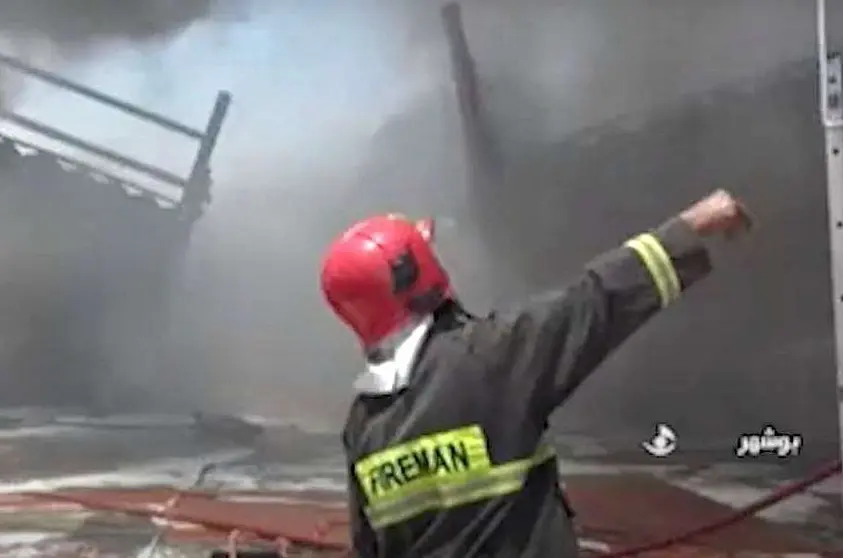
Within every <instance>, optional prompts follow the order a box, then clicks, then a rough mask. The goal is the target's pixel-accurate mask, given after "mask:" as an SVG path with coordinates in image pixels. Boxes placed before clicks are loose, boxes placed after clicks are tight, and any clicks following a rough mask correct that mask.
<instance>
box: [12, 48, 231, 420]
mask: <svg viewBox="0 0 843 558" xmlns="http://www.w3.org/2000/svg"><path fill="white" fill-rule="evenodd" d="M0 63H2V65H3V67H4V68H5V69H9V68H11V69H14V70H15V71H18V72H23V73H25V74H28V75H29V76H31V77H35V78H38V79H41V80H43V81H46V82H48V83H50V84H52V85H55V86H57V87H61V88H63V89H65V90H67V91H68V92H71V93H74V94H79V95H83V96H85V97H87V98H89V99H93V100H95V101H98V102H100V103H103V104H104V105H106V106H108V107H110V108H113V109H117V110H121V111H123V112H125V113H128V114H130V115H132V116H136V117H138V118H141V119H143V120H146V121H148V122H152V123H154V124H157V125H159V126H163V127H164V128H167V129H168V130H170V131H172V132H174V133H179V134H182V135H187V136H188V137H191V138H193V139H195V140H196V141H197V142H198V144H199V147H198V151H197V156H196V159H195V161H194V164H193V168H192V171H191V173H190V175H189V176H187V177H184V178H182V177H178V176H174V175H172V174H170V173H168V172H165V171H163V170H161V169H158V168H156V167H154V166H151V165H146V164H144V163H141V162H139V161H135V160H133V159H131V158H129V157H125V156H123V155H120V154H119V153H115V152H113V151H111V150H109V149H108V148H106V147H103V146H97V145H93V144H90V143H87V142H85V141H83V140H81V139H79V138H76V137H74V136H71V135H68V134H65V133H63V132H61V131H59V130H55V129H53V128H51V127H50V126H48V125H46V124H44V123H41V122H36V121H34V120H32V119H29V118H25V117H23V116H21V115H19V114H16V113H14V112H11V111H8V110H5V111H3V112H2V114H0V117H2V119H3V120H4V121H5V122H6V123H11V124H12V125H14V127H15V128H16V129H18V130H21V129H22V130H25V131H26V132H30V133H32V134H34V135H35V137H36V138H38V137H43V138H46V139H47V140H51V141H52V142H54V143H55V142H59V144H60V145H61V146H62V147H61V148H60V149H57V150H50V149H46V148H44V146H43V145H42V144H41V143H39V141H38V139H35V140H29V139H27V141H23V140H22V139H21V138H20V137H19V136H18V135H16V134H15V133H14V132H7V131H4V132H3V133H2V135H0V153H1V154H2V161H0V200H2V203H0V208H2V209H0V212H1V213H2V219H0V221H2V225H0V228H2V231H3V232H2V233H0V236H2V240H0V261H2V262H3V265H2V272H0V285H2V288H0V338H2V339H3V341H4V343H3V344H4V346H3V348H2V352H0V355H2V359H3V362H4V367H3V368H4V372H3V374H2V375H0V393H2V395H0V400H2V404H4V405H64V406H67V405H72V406H88V407H90V406H93V407H114V406H121V405H122V406H125V405H126V404H132V403H133V402H136V401H140V400H142V399H143V398H144V395H145V394H143V393H138V391H137V390H136V389H135V386H133V385H132V384H131V382H125V379H126V378H131V377H132V375H133V374H134V373H137V374H141V375H143V376H145V377H147V378H148V377H150V376H151V375H154V374H156V373H158V372H160V371H161V369H162V367H164V366H166V364H165V363H166V356H167V354H168V343H167V319H168V306H169V304H168V303H169V300H170V296H171V286H172V282H173V281H174V280H175V279H177V273H178V270H179V268H180V261H181V260H182V258H183V256H184V252H185V250H186V248H187V245H188V241H189V238H190V232H191V228H192V226H193V224H194V223H195V222H196V220H197V219H199V218H200V217H201V215H202V213H203V211H204V209H205V207H206V206H207V204H208V203H209V202H210V188H211V174H210V166H209V164H210V159H211V154H212V152H213V149H214V146H215V143H216V139H217V136H218V134H219V132H220V128H221V126H222V123H223V120H224V118H225V115H226V111H227V108H228V104H229V102H230V96H229V94H228V93H225V92H221V93H220V94H219V95H218V97H217V103H216V105H215V107H214V111H213V114H212V115H211V118H210V120H209V122H208V124H207V126H206V129H205V130H204V131H199V130H193V129H191V128H189V127H187V126H185V125H183V124H181V123H178V122H175V121H172V120H170V119H168V118H166V117H163V116H160V115H156V114H153V113H150V112H148V111H145V110H143V109H141V108H139V107H135V106H132V105H129V104H127V103H124V102H122V101H119V100H117V99H114V98H111V97H108V96H106V95H104V94H102V93H99V92H97V91H93V90H90V89H88V88H86V87H84V86H82V85H79V84H76V83H73V82H70V81H68V80H65V79H63V78H61V77H59V76H56V75H54V74H50V73H47V72H44V71H41V70H39V69H37V68H33V67H30V66H28V65H26V64H24V63H22V62H20V61H18V60H15V59H13V58H9V57H6V56H0ZM70 153H73V156H71V155H70ZM76 153H79V154H80V155H79V156H76ZM92 160H95V161H101V162H102V164H97V163H91V162H90V161H92ZM104 169H108V171H106V170H104ZM129 173H131V174H129ZM169 192H175V193H174V194H172V195H171V194H170V193H169ZM118 369H119V373H118ZM116 378H119V379H120V380H116Z"/></svg>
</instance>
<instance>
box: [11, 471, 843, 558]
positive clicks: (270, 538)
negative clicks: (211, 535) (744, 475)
mask: <svg viewBox="0 0 843 558" xmlns="http://www.w3.org/2000/svg"><path fill="white" fill-rule="evenodd" d="M841 471H843V464H841V461H840V460H836V461H833V462H831V463H827V464H825V465H823V466H822V467H821V468H819V469H817V470H816V471H814V472H813V473H812V474H810V475H808V476H806V477H805V478H803V479H801V480H798V481H794V482H791V483H787V484H785V485H783V486H781V487H779V488H778V489H777V490H776V491H775V492H773V493H771V494H769V495H768V496H765V497H763V498H760V499H758V500H756V501H755V502H753V503H751V504H749V505H747V506H744V507H742V508H738V509H736V510H734V511H733V512H731V513H729V514H727V515H725V516H724V517H722V518H720V519H717V520H715V521H711V522H709V523H706V524H704V525H700V526H698V527H696V528H694V529H690V530H687V531H685V532H682V533H677V534H674V535H672V536H669V537H665V538H663V539H661V540H657V541H653V542H649V543H645V544H641V545H637V546H634V547H631V548H626V549H621V550H617V551H611V552H609V553H605V554H604V557H605V558H628V557H631V556H639V555H641V554H643V553H645V552H654V551H658V550H664V549H666V548H669V547H673V546H678V545H681V544H684V543H687V542H690V541H692V540H694V539H698V538H700V537H703V536H706V535H710V534H712V533H714V532H717V531H721V530H724V529H727V528H729V527H731V526H733V525H735V524H738V523H740V522H741V521H743V520H745V519H747V518H749V517H751V516H753V515H755V514H757V513H758V512H760V511H763V510H765V509H767V508H770V507H772V506H774V505H775V504H778V503H779V502H782V501H783V500H786V499H788V498H790V497H792V496H795V495H797V494H800V493H803V492H805V491H806V490H807V489H809V488H810V487H811V486H813V485H815V484H818V483H820V482H822V481H824V480H826V479H828V478H831V477H833V476H835V475H837V474H839V473H841ZM175 492H176V495H177V496H178V497H179V498H183V497H190V496H193V497H196V496H197V495H198V494H197V493H196V492H193V491H190V490H182V491H175ZM19 495H20V496H24V497H29V498H33V499H40V500H46V501H51V502H62V503H71V504H75V505H79V506H83V507H85V508H87V509H92V510H98V511H109V512H115V513H122V514H125V515H129V516H135V517H143V518H164V519H166V520H168V521H177V522H183V523H189V524H194V525H199V526H201V527H203V528H205V529H208V530H210V531H216V532H219V533H220V534H228V540H229V548H233V545H234V544H235V543H236V540H237V538H238V537H239V535H241V534H247V533H249V534H252V535H254V536H255V537H257V538H258V539H262V540H265V541H267V542H271V543H273V544H275V545H277V546H278V548H279V549H280V554H279V555H280V556H285V555H286V550H285V549H286V548H288V547H289V546H290V545H299V546H302V547H306V548H311V549H314V550H324V551H332V552H342V551H345V550H347V548H346V547H345V546H344V545H341V544H338V543H335V542H328V541H326V540H324V535H325V532H326V531H327V530H328V528H329V527H331V526H332V525H325V524H322V525H314V527H313V530H312V532H311V533H302V532H288V531H286V530H284V529H283V528H278V529H267V528H263V527H254V526H248V525H242V524H238V522H237V521H236V520H234V519H231V520H228V519H227V520H219V519H211V518H208V517H203V514H201V513H199V514H194V513H185V512H182V511H179V510H178V509H168V510H166V511H164V512H161V511H157V510H151V509H149V507H148V506H139V505H129V504H120V503H115V502H106V501H102V500H99V499H97V498H96V497H95V496H91V495H85V496H82V495H70V494H54V493H44V492H28V493H20V494H19ZM201 496H202V497H203V498H212V496H208V495H206V494H201Z"/></svg>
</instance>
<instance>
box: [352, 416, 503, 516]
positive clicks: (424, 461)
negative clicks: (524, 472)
mask: <svg viewBox="0 0 843 558" xmlns="http://www.w3.org/2000/svg"><path fill="white" fill-rule="evenodd" d="M490 465H491V463H490V461H489V453H488V451H487V449H486V436H485V435H484V434H483V430H482V429H481V428H480V427H479V426H476V425H475V426H468V427H465V428H458V429H456V430H449V431H447V432H439V433H436V434H430V435H427V436H422V437H421V438H416V439H415V440H411V441H409V442H405V443H403V444H400V445H398V446H393V447H391V448H388V449H385V450H383V451H380V452H377V453H375V454H372V455H370V456H368V457H366V458H365V459H363V460H362V461H358V462H357V463H356V465H355V467H354V469H355V473H356V474H357V478H358V480H359V481H360V485H361V486H362V488H363V490H364V492H365V493H366V497H367V498H368V500H369V501H370V502H372V501H375V500H379V499H383V498H389V497H391V496H393V495H395V496H397V495H398V493H401V494H406V493H407V492H408V491H409V492H413V491H414V490H413V489H414V488H419V489H421V488H423V487H424V486H430V485H431V484H435V483H436V482H437V480H440V481H441V480H445V478H446V477H448V478H450V479H451V480H453V479H455V478H458V477H465V476H466V475H469V474H471V473H472V471H473V472H480V471H482V470H484V469H488V468H489V467H490Z"/></svg>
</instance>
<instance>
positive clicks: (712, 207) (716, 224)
mask: <svg viewBox="0 0 843 558" xmlns="http://www.w3.org/2000/svg"><path fill="white" fill-rule="evenodd" d="M679 217H680V219H682V220H683V221H685V222H686V223H688V224H689V225H690V226H691V228H692V229H694V231H696V232H697V234H699V235H701V236H710V235H713V234H722V235H724V236H725V237H726V238H732V237H734V236H737V235H739V234H741V233H743V232H745V231H747V230H749V229H750V228H751V227H752V218H751V217H750V216H749V213H747V211H746V209H745V208H744V206H743V204H742V203H741V202H740V201H738V200H737V199H735V197H734V196H732V194H730V193H729V192H727V191H726V190H717V191H716V192H714V193H713V194H710V195H708V196H707V197H705V198H703V199H702V200H700V201H698V202H697V203H695V204H694V205H692V206H691V207H689V208H688V209H686V210H685V211H683V212H682V213H681V214H680V215H679Z"/></svg>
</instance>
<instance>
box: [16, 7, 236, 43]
mask: <svg viewBox="0 0 843 558" xmlns="http://www.w3.org/2000/svg"><path fill="white" fill-rule="evenodd" d="M248 5H249V2H248V1H246V2H242V3H237V4H236V5H235V3H233V2H230V1H229V2H225V1H220V0H183V1H180V2H171V1H168V0H150V1H145V2H110V1H108V0H67V1H65V2H50V1H49V0H34V1H28V0H10V1H8V2H4V3H3V4H2V6H0V33H4V34H6V33H9V34H12V35H17V36H24V37H25V36H27V35H29V36H33V35H34V36H38V37H40V38H44V39H47V40H49V41H50V42H53V43H56V44H60V45H62V46H63V47H79V48H82V49H85V48H87V47H92V46H95V45H102V44H103V43H104V42H107V41H115V40H119V41H147V40H155V39H166V38H169V37H172V36H173V35H174V34H176V33H178V32H179V31H181V30H183V29H184V28H186V27H188V26H189V25H191V24H193V23H196V22H199V21H205V20H211V19H225V18H231V17H233V16H240V15H243V14H244V13H245V12H246V10H247V7H248Z"/></svg>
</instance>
